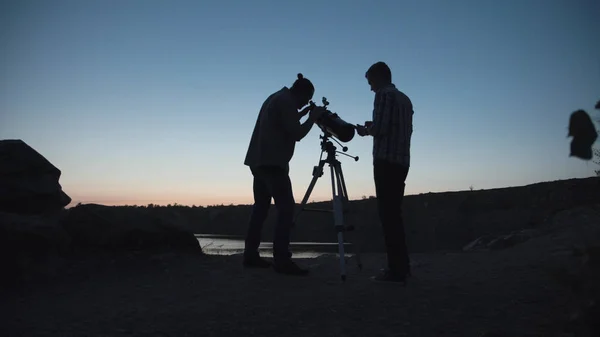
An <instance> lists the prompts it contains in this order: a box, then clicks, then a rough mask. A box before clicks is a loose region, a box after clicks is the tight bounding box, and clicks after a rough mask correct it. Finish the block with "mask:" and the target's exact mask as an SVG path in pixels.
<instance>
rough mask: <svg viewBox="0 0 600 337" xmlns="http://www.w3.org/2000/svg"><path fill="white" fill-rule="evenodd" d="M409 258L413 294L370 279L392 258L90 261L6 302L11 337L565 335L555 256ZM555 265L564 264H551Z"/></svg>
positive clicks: (563, 295)
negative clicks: (282, 266) (292, 265)
mask: <svg viewBox="0 0 600 337" xmlns="http://www.w3.org/2000/svg"><path fill="white" fill-rule="evenodd" d="M525 251H526V250H525V249H524V248H523V249H519V248H514V249H510V250H507V251H500V252H476V253H435V254H414V255H412V256H411V258H412V260H413V263H414V266H413V278H412V279H410V281H409V283H408V285H407V286H406V287H403V286H399V285H393V284H391V285H390V284H379V283H374V282H372V281H370V280H369V277H370V276H371V275H373V274H374V273H376V272H377V271H378V270H379V269H380V268H381V267H382V266H383V264H384V260H383V258H384V257H383V255H378V254H371V255H363V256H362V260H363V263H364V268H363V270H362V271H359V270H358V268H357V267H356V263H355V261H354V259H350V260H349V261H348V264H347V266H348V279H347V281H346V282H345V283H342V282H341V280H340V277H339V263H338V259H337V257H336V256H335V255H325V256H321V257H318V258H314V259H304V260H298V261H299V263H300V264H302V265H304V266H309V267H310V268H311V275H310V276H307V277H297V276H285V275H279V274H276V273H275V272H274V271H273V270H271V269H267V270H245V269H244V268H243V267H242V265H241V256H239V255H234V256H191V255H183V256H182V255H177V254H162V255H154V256H150V257H149V256H138V257H130V258H129V259H119V260H116V261H114V263H108V262H106V260H99V261H96V260H93V259H92V260H90V259H82V260H81V261H79V262H77V263H74V264H72V265H71V266H70V267H69V268H67V270H66V271H65V272H64V273H62V274H61V275H59V276H58V277H57V278H56V279H55V280H54V281H53V282H47V283H45V284H38V285H31V286H27V287H25V288H23V289H21V290H19V291H11V292H9V293H6V292H5V293H4V294H2V302H1V306H0V310H1V312H0V313H1V315H2V316H1V317H2V320H3V322H2V331H3V335H4V336H215V337H217V336H218V337H224V336H287V337H294V336H361V337H363V336H418V337H427V336H461V337H469V336H488V337H491V336H565V335H563V334H562V333H560V331H561V330H562V326H563V325H564V321H565V320H566V318H567V316H568V313H567V310H566V307H565V305H566V304H567V302H568V301H569V296H568V292H567V290H566V289H565V288H564V287H562V286H561V285H559V284H557V283H556V282H554V281H553V280H552V279H551V277H550V276H549V274H548V269H547V265H548V261H554V260H552V258H554V259H560V258H561V256H566V253H565V252H561V251H560V250H556V251H555V252H553V253H552V254H550V255H551V256H550V255H549V254H548V252H546V253H544V252H541V251H540V253H538V254H528V255H527V256H525V255H524V252H525ZM552 263H554V262H552Z"/></svg>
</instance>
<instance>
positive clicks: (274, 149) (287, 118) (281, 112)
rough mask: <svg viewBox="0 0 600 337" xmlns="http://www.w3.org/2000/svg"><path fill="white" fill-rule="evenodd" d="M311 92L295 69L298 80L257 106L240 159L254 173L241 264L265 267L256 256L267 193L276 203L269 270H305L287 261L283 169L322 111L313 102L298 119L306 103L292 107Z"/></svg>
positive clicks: (288, 204)
mask: <svg viewBox="0 0 600 337" xmlns="http://www.w3.org/2000/svg"><path fill="white" fill-rule="evenodd" d="M314 92H315V88H314V86H313V85H312V83H311V82H310V81H309V80H308V79H306V78H304V77H303V76H302V74H298V79H297V80H296V81H295V82H294V84H293V85H292V87H291V88H287V87H283V88H282V89H280V90H279V91H277V92H275V93H273V94H271V95H270V96H269V97H268V98H267V99H266V100H265V102H264V103H263V105H262V107H261V109H260V113H259V115H258V119H257V120H256V125H255V126H254V131H253V133H252V138H251V140H250V146H249V147H248V152H247V153H246V159H245V161H244V164H245V165H247V166H249V167H250V170H251V172H252V175H253V176H254V182H253V190H254V207H253V209H252V215H251V217H250V221H249V224H248V232H247V235H246V241H245V249H244V266H247V267H269V266H270V263H269V262H268V261H266V260H264V259H262V258H261V257H260V256H259V253H258V247H259V245H260V241H261V233H262V226H263V223H264V221H265V220H266V218H267V215H268V211H269V207H270V205H271V198H273V199H274V200H275V207H276V208H277V225H276V227H275V233H274V239H273V262H274V269H275V271H277V272H280V273H284V274H293V275H304V274H307V273H308V270H306V269H302V268H300V267H298V266H297V265H296V264H295V263H294V262H293V261H292V259H291V257H292V254H291V253H290V251H289V245H290V231H291V227H292V222H293V212H294V206H295V200H294V196H293V194H292V184H291V181H290V178H289V175H288V173H289V161H290V160H291V159H292V156H293V154H294V148H295V145H296V142H298V141H300V140H302V139H303V138H304V137H305V136H306V135H307V134H308V133H309V131H310V130H311V128H312V126H313V125H314V123H315V121H316V120H317V119H318V118H319V117H320V115H321V114H322V113H323V111H324V109H323V108H321V107H315V108H314V109H312V110H310V112H309V117H308V118H307V120H306V121H305V122H304V123H302V124H301V123H300V118H301V117H302V116H303V115H305V114H306V111H308V110H307V109H309V108H310V106H309V107H307V109H304V110H303V111H302V112H301V113H299V112H298V110H299V109H301V108H302V107H304V106H306V105H307V104H308V103H309V102H310V100H311V99H312V97H313V94H314Z"/></svg>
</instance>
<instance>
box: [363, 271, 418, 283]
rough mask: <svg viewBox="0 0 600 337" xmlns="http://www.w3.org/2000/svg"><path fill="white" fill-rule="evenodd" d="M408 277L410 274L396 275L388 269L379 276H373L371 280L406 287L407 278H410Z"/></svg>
mask: <svg viewBox="0 0 600 337" xmlns="http://www.w3.org/2000/svg"><path fill="white" fill-rule="evenodd" d="M408 275H409V273H407V274H399V273H394V272H392V271H390V270H387V269H383V270H382V271H381V273H380V274H379V275H376V276H372V277H371V280H372V281H374V282H381V283H398V284H403V285H406V278H407V277H408Z"/></svg>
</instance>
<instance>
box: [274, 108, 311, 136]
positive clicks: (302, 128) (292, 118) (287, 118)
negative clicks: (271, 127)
mask: <svg viewBox="0 0 600 337" xmlns="http://www.w3.org/2000/svg"><path fill="white" fill-rule="evenodd" d="M280 107H281V115H280V117H281V122H282V124H283V128H284V129H285V130H286V132H287V133H288V134H289V135H290V137H291V138H292V139H294V140H295V141H297V142H298V141H300V140H302V138H304V137H305V136H306V135H307V134H308V133H309V132H310V129H311V128H312V126H313V124H314V123H315V122H314V120H313V119H312V118H311V117H310V116H309V117H308V119H307V120H306V121H305V122H304V123H302V124H300V118H302V117H301V116H298V115H299V114H298V110H297V109H295V108H294V107H293V106H291V105H289V104H285V103H284V104H282V105H281V106H280Z"/></svg>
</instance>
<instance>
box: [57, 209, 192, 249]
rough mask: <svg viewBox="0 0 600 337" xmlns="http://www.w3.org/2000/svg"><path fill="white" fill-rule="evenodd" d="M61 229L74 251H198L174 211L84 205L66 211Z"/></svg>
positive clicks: (186, 226) (189, 233)
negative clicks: (63, 228)
mask: <svg viewBox="0 0 600 337" xmlns="http://www.w3.org/2000/svg"><path fill="white" fill-rule="evenodd" d="M64 227H65V228H66V230H67V232H68V233H69V234H70V235H71V237H72V238H73V249H74V250H76V251H101V250H110V251H165V250H166V251H187V252H201V251H202V249H201V248H200V244H199V242H198V240H197V239H196V237H195V235H194V233H193V232H192V231H191V230H189V225H188V224H187V223H186V221H185V218H183V217H182V216H180V215H178V214H177V213H174V211H171V212H170V213H168V212H161V210H159V209H145V208H139V207H110V206H104V205H97V204H85V205H79V206H77V207H73V208H71V209H69V213H68V216H67V218H66V220H65V223H64Z"/></svg>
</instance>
